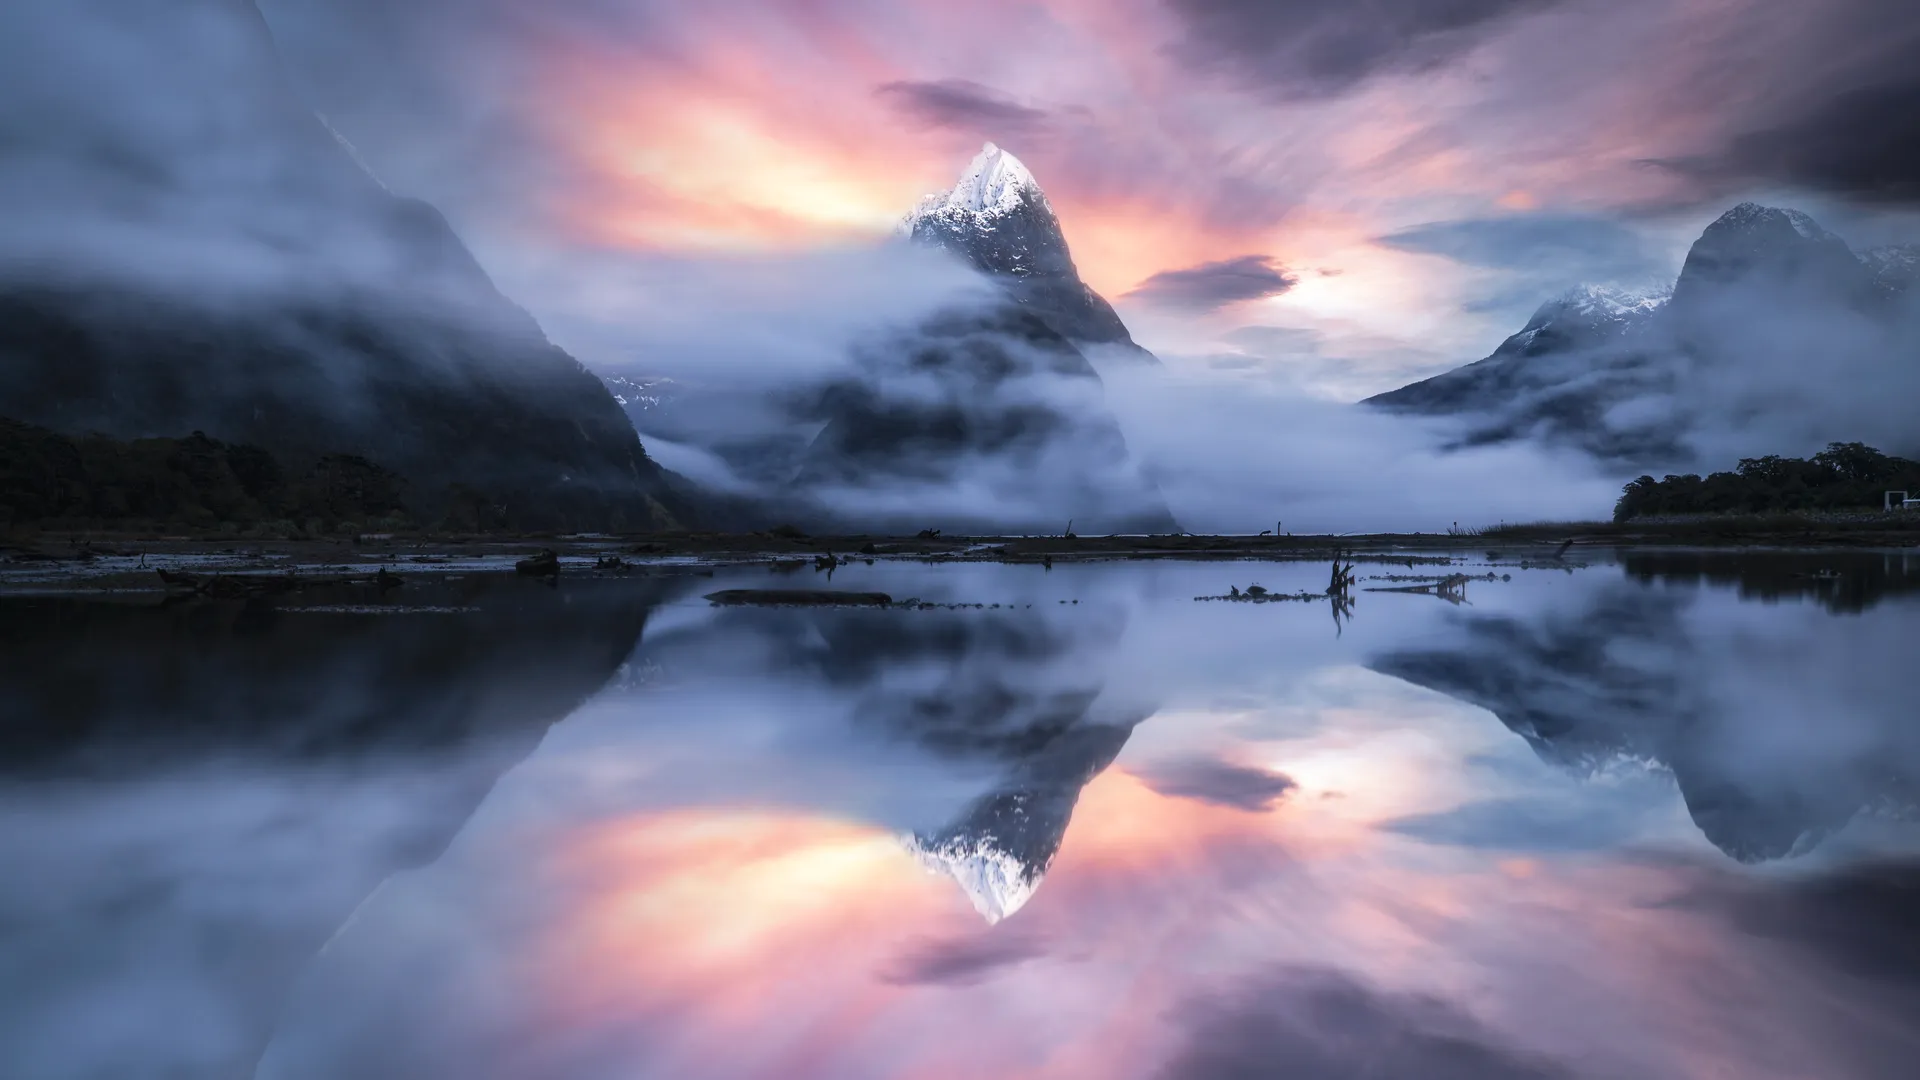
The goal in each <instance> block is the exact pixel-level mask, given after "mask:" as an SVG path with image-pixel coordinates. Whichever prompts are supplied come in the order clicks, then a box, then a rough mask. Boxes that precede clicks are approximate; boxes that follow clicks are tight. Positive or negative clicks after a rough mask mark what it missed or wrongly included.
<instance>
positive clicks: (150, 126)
mask: <svg viewBox="0 0 1920 1080" xmlns="http://www.w3.org/2000/svg"><path fill="white" fill-rule="evenodd" d="M0 22H4V23H5V24H7V25H6V26H5V29H6V30H7V31H8V32H7V33H6V34H4V35H0V36H5V37H7V38H8V39H9V43H8V44H7V45H5V46H0V61H10V62H9V63H0V71H4V72H5V73H4V74H0V87H4V88H5V89H6V90H7V91H8V94H7V95H6V103H5V104H0V141H4V143H5V144H6V145H7V147H8V154H7V156H6V158H5V160H4V161H0V192H3V193H4V194H5V196H6V197H5V199H4V201H0V236H4V237H5V239H6V240H7V241H8V243H7V244H6V256H5V258H4V259H0V416H5V417H8V418H11V419H14V420H19V421H23V422H26V423H29V424H34V425H38V426H41V427H45V428H49V429H52V430H54V431H57V432H60V433H62V434H66V435H73V436H83V435H90V434H95V433H98V434H101V435H105V436H109V437H112V438H118V439H140V438H155V437H170V438H179V437H184V436H186V435H187V434H188V433H190V432H195V431H199V432H205V433H206V434H207V435H209V436H211V437H213V438H216V439H220V440H224V441H228V442H234V443H246V444H253V445H257V446H260V447H263V448H265V449H267V450H269V451H270V452H272V453H274V454H276V455H281V456H284V457H286V458H288V459H291V460H305V459H312V458H314V457H316V456H319V455H324V454H337V453H351V454H357V455H363V456H365V457H366V458H368V459H370V460H371V461H373V462H375V463H376V464H378V465H380V466H382V467H385V468H389V469H392V470H394V471H396V472H398V473H399V474H401V475H402V476H404V477H405V478H406V480H407V481H408V490H409V501H410V504H411V506H412V508H413V509H414V510H415V511H416V514H417V515H419V516H422V517H426V518H437V517H438V516H439V515H440V514H442V513H443V512H445V510H446V509H447V508H448V507H449V506H451V505H453V504H456V503H460V502H471V501H479V502H482V503H484V504H486V505H487V506H489V507H491V508H493V510H494V512H495V516H496V517H497V518H498V519H499V520H500V521H501V522H502V523H503V524H504V525H505V526H506V527H511V528H516V529H529V528H558V527H573V528H635V529H638V528H665V527H672V526H674V525H676V524H678V523H681V522H683V521H684V519H686V518H688V517H690V516H691V513H692V506H691V504H690V500H689V499H688V498H687V496H685V495H684V494H683V493H681V491H680V490H678V489H676V487H675V486H674V485H673V484H672V483H671V481H670V478H669V477H668V476H667V475H666V474H665V473H664V471H663V470H661V469H660V468H659V467H658V465H657V464H655V463H654V462H653V461H652V460H651V459H649V458H648V457H647V456H646V453H645V451H644V450H643V449H642V447H641V445H640V442H639V439H638V437H637V435H636V434H635V433H634V431H633V428H632V425H631V424H630V423H628V421H627V420H626V418H625V417H624V415H623V414H622V413H621V411H620V408H619V406H618V405H617V404H616V403H615V402H614V400H613V398H612V396H611V395H609V394H608V393H607V390H606V388H605V387H604V386H603V385H602V384H601V383H600V382H599V380H598V379H596V378H594V377H593V375H592V374H590V373H589V372H587V371H586V369H585V368H583V367H582V366H581V365H580V364H579V363H578V362H577V361H575V360H574V359H573V358H572V357H570V356H568V355H567V354H566V353H565V352H563V351H561V350H560V349H558V348H556V347H554V346H553V345H552V344H551V343H550V342H548V341H547V339H546V337H545V335H544V334H542V332H541V331H540V328H539V326H538V325H537V324H536V323H535V322H534V320H533V319H532V317H531V316H529V315H528V314H527V313H526V312H525V311H524V310H522V309H520V308H519V307H517V306H516V305H514V304H513V303H512V302H511V301H509V300H508V299H507V298H506V297H504V296H502V295H501V294H500V292H499V291H498V290H497V289H496V288H495V287H494V285H493V282H492V281H491V280H490V279H489V278H488V276H487V275H486V273H485V271H484V270H482V269H481V267H480V265H479V263H478V262H477V261H476V260H475V259H474V258H473V256H472V254H471V253H470V252H469V251H468V250H467V248H466V246H465V245H464V244H463V243H461V241H460V239H459V238H458V237H457V236H456V235H455V234H454V232H453V229H452V228H451V227H450V226H449V224H448V223H447V221H446V219H445V218H444V217H443V216H442V215H441V214H440V213H439V212H438V211H437V210H435V209H433V208H432V207H431V206H428V205H427V204H425V203H422V202H419V201H417V200H413V199H407V198H402V197H400V196H396V195H394V194H393V193H392V192H390V191H388V190H387V189H386V188H385V187H384V186H382V185H381V184H380V183H379V181H378V180H376V179H375V178H374V177H373V176H372V175H371V174H370V173H368V172H367V171H366V170H365V169H364V168H363V167H362V166H361V165H360V163H359V162H358V161H357V159H356V158H355V156H354V155H353V153H352V152H351V150H350V148H349V147H347V146H346V145H345V144H344V142H343V141H342V140H340V139H339V138H338V137H337V136H336V135H335V134H334V133H333V132H332V131H331V130H330V129H329V128H328V127H327V126H326V124H325V123H324V121H323V120H321V119H320V118H319V117H318V116H316V115H315V114H314V113H312V112H311V111H310V110H308V109H307V108H306V107H305V106H303V105H302V104H301V103H300V102H299V100H298V99H297V98H296V97H295V96H294V95H293V93H292V91H291V90H290V89H289V87H288V85H287V82H286V80H285V78H284V77H283V75H282V73H281V71H280V67H279V61H278V57H277V55H276V54H275V52H274V48H273V43H272V40H271V36H270V34H269V32H268V30H267V27H266V25H265V23H264V21H263V20H262V19H261V17H260V15H259V12H258V11H257V10H256V9H255V8H254V7H253V5H252V3H251V2H250V0H187V2H185V3H182V4H177V5H170V6H168V8H167V10H165V11H160V10H157V9H155V8H153V7H152V6H150V5H145V4H137V3H132V2H129V0H103V2H100V3H93V4H88V5H85V6H82V7H74V8H59V7H54V6H51V5H47V4H43V3H37V2H36V3H30V4H28V5H26V6H24V7H23V8H20V9H15V10H13V11H11V12H9V14H8V15H7V16H5V17H4V18H0ZM103 43H117V45H118V46H120V47H117V48H109V47H107V46H106V45H105V44H103ZM50 57H58V59H57V60H55V59H50Z"/></svg>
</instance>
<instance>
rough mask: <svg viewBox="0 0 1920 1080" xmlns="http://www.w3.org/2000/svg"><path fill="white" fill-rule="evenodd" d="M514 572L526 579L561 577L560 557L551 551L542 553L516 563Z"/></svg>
mask: <svg viewBox="0 0 1920 1080" xmlns="http://www.w3.org/2000/svg"><path fill="white" fill-rule="evenodd" d="M513 572H514V573H516V574H521V575H523V576H526V577H559V576H560V556H559V555H557V554H555V553H554V552H553V551H551V550H547V551H542V552H541V553H540V554H538V555H533V556H529V557H527V558H525V559H521V560H520V561H519V562H517V563H514V564H513Z"/></svg>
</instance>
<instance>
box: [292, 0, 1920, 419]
mask: <svg viewBox="0 0 1920 1080" xmlns="http://www.w3.org/2000/svg"><path fill="white" fill-rule="evenodd" d="M259 4H260V7H261V10H262V11H263V13H264V14H265V15H266V17H267V19H268V22H269V24H270V25H271V27H272V29H273V31H274V34H275V37H276V39H277V40H278V42H279V45H280V48H281V51H282V53H283V54H284V56H285V58H286V60H287V63H288V66H289V69H290V71H291V72H292V76H293V79H294V81H295V83H296V85H297V87H298V89H299V90H300V91H301V92H302V93H303V94H304V95H305V96H306V97H307V98H308V99H309V100H310V101H311V102H312V103H313V104H314V106H315V107H316V108H318V109H319V110H320V111H321V112H322V113H324V114H325V115H326V117H327V118H328V120H329V121H330V122H331V123H332V124H333V126H334V127H335V128H336V129H337V130H338V131H339V132H340V133H341V134H342V135H344V136H345V137H346V138H347V139H349V140H350V141H351V142H352V144H353V145H354V146H355V148H356V149H357V150H358V151H359V153H360V155H361V157H362V158H363V159H364V160H365V162H366V163H367V165H368V166H369V167H370V168H371V169H372V170H373V171H374V172H375V173H376V174H377V175H378V176H379V177H380V178H381V179H382V180H383V181H385V182H386V183H388V184H389V185H390V186H392V187H393V188H394V189H395V190H398V191H402V192H404V193H407V194H412V195H418V196H420V197H423V198H426V199H428V200H429V201H432V202H434V203H435V204H436V205H438V206H439V207H440V208H441V209H442V210H444V211H445V212H446V213H447V214H448V216H449V217H450V218H451V219H452V221H453V222H454V224H455V226H456V227H457V228H458V229H459V231H460V232H461V233H462V235H463V236H464V237H465V238H466V239H467V240H468V241H469V243H470V244H471V245H472V246H473V247H474V248H475V250H476V252H477V253H478V254H479V256H480V258H481V260H482V262H483V263H484V264H485V265H486V266H487V267H488V269H489V270H490V271H491V272H492V273H493V274H494V276H495V277H496V278H497V279H498V280H499V281H500V283H501V285H502V287H503V288H504V289H505V291H507V292H508V294H509V295H511V296H514V297H515V298H516V299H518V300H520V301H521V302H522V303H524V304H526V305H527V306H528V307H529V308H530V309H531V310H532V311H533V312H534V314H535V315H537V316H540V317H541V318H542V320H543V322H547V323H548V324H549V329H550V330H554V329H555V328H556V326H558V327H561V328H564V327H565V326H566V325H567V319H566V313H567V310H568V308H569V305H570V304H572V303H573V302H575V300H576V299H577V297H576V295H575V294H577V292H578V291H579V289H578V285H577V281H575V280H574V279H570V278H569V277H568V275H564V274H556V273H554V268H555V267H556V266H562V267H564V266H579V265H585V264H587V263H592V264H594V265H605V264H606V263H607V261H608V260H614V261H616V262H618V263H619V264H620V265H622V266H624V267H627V268H629V269H632V268H636V267H637V268H639V270H638V271H637V274H638V280H641V281H643V282H644V281H653V282H673V281H688V280H694V281H701V282H724V281H726V280H727V279H728V278H729V277H730V276H733V275H751V274H761V275H765V274H767V273H772V272H776V271H770V270H769V269H768V268H770V267H771V268H776V270H777V268H781V267H788V268H793V267H799V268H803V269H802V270H800V271H798V272H801V273H804V272H806V271H805V270H804V268H807V267H817V266H818V265H819V264H818V263H816V262H811V261H809V260H815V259H817V258H819V257H821V253H823V252H826V253H831V252H845V251H846V250H849V249H858V248H860V247H862V246H865V245H871V244H874V243H876V242H878V241H881V240H883V239H884V238H886V237H887V236H888V235H889V234H890V232H891V230H892V229H893V227H894V226H895V224H896V223H897V222H898V220H899V219H900V217H901V216H902V215H904V213H905V212H906V211H907V210H909V209H910V208H911V207H912V206H913V204H914V203H915V202H916V201H917V200H918V198H919V197H921V196H922V195H924V194H926V193H928V192H931V191H936V190H941V189H944V188H946V187H948V186H950V185H951V184H952V182H953V181H954V179H955V178H956V177H957V176H958V174H959V172H960V171H961V169H962V168H963V167H964V165H965V164H966V162H967V160H968V159H969V158H970V157H971V156H972V155H973V154H974V153H975V152H977V151H978V149H979V147H980V145H981V144H982V143H983V142H985V141H988V140H991V141H993V142H996V143H998V144H1000V145H1002V146H1004V147H1006V148H1007V149H1008V150H1010V151H1012V152H1013V153H1015V154H1016V155H1017V156H1019V157H1020V158H1021V159H1022V160H1023V161H1024V162H1025V163H1026V164H1027V165H1028V166H1029V167H1030V168H1031V169H1032V170H1033V172H1034V173H1035V175H1036V176H1037V178H1038V179H1039V181H1040V183H1041V184H1042V186H1043V187H1044V188H1045V190H1046V192H1047V195H1048V197H1049V199H1050V201H1051V202H1052V203H1053V205H1054V207H1055V209H1056V210H1057V211H1058V213H1059V215H1060V217H1061V220H1062V223H1063V225H1064V228H1065V231H1066V235H1067V238H1068V241H1069V244H1070V245H1071V247H1072V250H1073V254H1074V256H1075V259H1076V261H1077V263H1078V265H1079V268H1080V271H1081V274H1082V276H1083V277H1084V278H1085V279H1086V280H1087V281H1088V283H1089V284H1091V285H1092V286H1093V287H1094V288H1095V289H1096V290H1098V291H1100V292H1101V293H1102V294H1103V295H1105V296H1107V297H1108V298H1109V299H1111V300H1113V301H1114V302H1115V303H1116V305H1117V306H1118V307H1119V310H1120V311H1121V313H1122V315H1123V316H1124V317H1125V318H1126V320H1127V322H1128V325H1129V326H1130V327H1131V328H1132V330H1133V332H1134V334H1135V336H1136V337H1137V338H1138V339H1139V340H1141V342H1142V343H1143V344H1145V345H1147V346H1148V347H1149V348H1152V349H1154V350H1155V351H1156V352H1158V353H1160V354H1161V356H1162V357H1163V359H1165V360H1167V362H1168V363H1169V365H1170V366H1173V367H1176V368H1185V369H1190V370H1194V371H1200V372H1209V373H1215V374H1218V375H1219V377H1220V378H1222V379H1233V380H1247V379H1253V380H1266V381H1271V382H1276V383H1284V384H1286V385H1289V386H1295V387H1300V388H1303V389H1305V390H1306V391H1307V392H1309V393H1311V394H1314V395H1316V396H1322V397H1328V398H1334V399H1340V400H1352V399H1354V398H1357V397H1359V396H1363V395H1365V394H1369V393H1374V392H1378V391H1381V390H1386V389H1390V388H1392V387H1394V386H1397V385H1400V384H1402V383H1404V382H1406V381H1408V380H1409V379H1411V378H1413V377H1418V376H1424V375H1427V374H1432V373H1435V372H1437V371H1440V370H1444V369H1446V368H1449V367H1453V366H1456V365H1458V364H1461V363H1465V362H1467V361H1470V360H1473V359H1477V358H1479V357H1480V356H1483V355H1485V354H1486V353H1488V352H1490V351H1491V350H1492V348H1493V347H1494V346H1495V345H1497V344H1498V343H1499V341H1500V340H1501V339H1502V338H1504V337H1505V336H1506V335H1507V334H1510V333H1512V332H1514V331H1516V330H1518V329H1519V328H1520V325H1521V324H1522V323H1523V322H1524V320H1525V318H1526V316H1527V315H1528V314H1529V313H1530V312H1531V311H1532V309H1533V308H1534V307H1536V306H1538V305H1539V304H1540V303H1542V302H1544V301H1545V300H1547V299H1550V298H1551V297H1552V296H1554V295H1555V294H1557V293H1559V292H1561V291H1564V290H1565V289H1567V288H1569V287H1571V286H1573V285H1576V284H1581V283H1586V282H1601V283H1604V282H1617V283H1623V284H1638V283H1655V282H1659V281H1662V280H1665V281H1668V282H1670V281H1671V279H1672V277H1673V275H1674V274H1675V273H1676V272H1677V271H1678V268H1679V265H1680V262H1681V261H1682V259H1683V258H1684V256H1685V252H1686V248H1687V246H1688V244H1689V243H1690V242H1691V241H1692V239H1693V238H1694V237H1695V236H1697V235H1698V233H1699V231H1700V229H1701V228H1702V227H1704V225H1705V224H1706V223H1708V222H1709V221H1711V220H1712V219H1713V218H1714V217H1716V216H1718V214H1719V213H1720V212H1722V211H1723V210H1725V209H1726V208H1727V207H1729V206H1731V205H1733V204H1734V203H1735V202H1738V201H1740V200H1742V199H1746V198H1755V199H1759V200H1762V201H1767V202H1771V203H1774V204H1784V205H1792V206H1796V207H1799V208H1801V209H1805V210H1807V211H1809V212H1811V213H1813V214H1814V215H1815V216H1816V217H1818V218H1819V219H1820V220H1821V221H1822V222H1823V223H1825V224H1826V225H1827V226H1828V227H1830V228H1832V229H1834V230H1836V231H1838V232H1840V233H1841V234H1842V235H1844V236H1846V237H1847V238H1848V239H1849V240H1850V241H1852V242H1853V243H1854V245H1855V247H1856V248H1860V247H1867V246H1871V245H1873V244H1875V243H1882V242H1891V241H1896V240H1909V241H1910V240H1913V239H1916V238H1920V219H1917V218H1916V215H1915V210H1916V206H1917V205H1920V74H1916V71H1915V69H1914V67H1913V65H1912V64H1911V63H1910V62H1909V60H1910V58H1911V57H1912V56H1913V55H1916V51H1920V8H1916V7H1915V6H1914V5H1912V4H1911V3H1910V2H1909V0H1822V2H1820V3H1807V2H1804V0H1607V2H1601V0H1445V2H1432V0H1372V2H1369V3H1364V4H1362V3H1353V4H1329V3H1317V2H1313V0H1267V2H1261V0H979V2H975V3H968V4H954V3H945V2H920V0H755V2H748V0H712V2H708V3H702V4H686V3H681V2H677V0H551V2H547V3H542V4H538V5H530V4H525V3H519V2H515V0H414V2H410V3H407V4H392V3H389V2H387V0H259ZM829 265H831V264H829ZM716 287H722V288H723V287H724V286H723V285H716ZM612 302H614V303H618V304H627V305H629V306H632V307H636V308H638V307H642V306H644V305H645V304H646V303H647V302H648V301H647V299H646V298H645V297H641V296H630V297H625V298H615V299H614V300H613V301H612ZM555 336H556V338H557V339H559V340H560V343H561V344H563V345H566V346H568V347H569V348H572V349H574V351H576V352H578V353H581V354H582V358H583V359H586V360H587V361H588V362H589V364H590V366H597V367H602V368H605V367H629V368H636V369H644V368H645V367H646V362H647V361H646V357H645V356H639V355H621V354H620V353H619V351H618V350H617V349H615V350H612V351H606V350H602V351H599V352H596V351H595V350H594V348H593V347H592V344H591V343H590V342H584V341H569V340H568V339H567V337H566V335H565V333H563V332H556V335H555Z"/></svg>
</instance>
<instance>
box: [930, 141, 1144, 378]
mask: <svg viewBox="0 0 1920 1080" xmlns="http://www.w3.org/2000/svg"><path fill="white" fill-rule="evenodd" d="M900 231H901V233H902V234H903V235H905V236H907V237H908V238H909V239H911V240H912V241H913V242H915V243H920V244H927V245H930V246H933V247H939V248H942V249H945V250H947V251H950V252H952V253H953V254H955V255H958V256H959V257H961V258H962V259H965V260H966V261H967V262H968V263H971V264H972V265H973V266H974V267H975V268H976V269H978V270H979V271H980V272H982V273H984V274H987V275H988V276H990V277H992V278H994V279H995V280H997V281H999V282H1000V283H1001V284H1002V285H1003V286H1004V287H1005V288H1006V289H1007V291H1008V292H1009V293H1011V294H1012V296H1013V298H1014V299H1015V300H1017V301H1019V303H1020V304H1021V305H1022V306H1024V307H1026V308H1028V309H1029V310H1031V311H1032V312H1033V313H1034V314H1035V315H1038V316H1039V317H1040V318H1041V320H1042V321H1044V322H1045V323H1046V324H1047V325H1048V326H1049V327H1050V328H1052V329H1053V330H1054V331H1055V332H1057V333H1058V334H1060V335H1061V336H1062V337H1064V338H1066V339H1068V340H1069V341H1071V342H1073V343H1074V344H1075V345H1078V346H1082V347H1086V346H1105V347H1108V349H1110V350H1111V352H1112V354H1113V355H1116V356H1124V357H1125V358H1127V359H1130V360H1135V361H1144V362H1149V363H1157V362H1158V361H1157V360H1156V359H1155V358H1154V356H1153V354H1152V353H1150V352H1148V351H1147V350H1145V349H1143V348H1141V347H1140V346H1138V345H1136V344H1134V341H1133V335H1131V334H1129V333H1128V332H1127V326H1126V324H1125V323H1123V322H1121V321H1120V316H1119V315H1118V314H1117V313H1115V312H1114V310H1113V305H1111V304H1109V303H1107V301H1106V300H1105V299H1104V298H1102V297H1101V296H1100V294H1099V293H1096V292H1094V291H1093V290H1092V289H1091V288H1089V287H1088V286H1087V284H1086V283H1085V282H1084V281H1081V280H1080V272H1079V271H1078V270H1077V269H1076V268H1075V267H1074V265H1073V255H1072V254H1071V253H1070V252H1069V251H1068V250H1067V238H1066V235H1065V234H1064V233H1063V232H1061V230H1060V219H1059V218H1058V217H1056V216H1055V215H1054V212H1053V206H1052V205H1051V204H1049V203H1048V202H1047V196H1046V193H1045V192H1043V191H1041V190H1040V184H1039V181H1037V180H1035V179H1034V178H1033V173H1032V172H1030V171H1029V170H1028V169H1027V167H1026V166H1025V165H1023V164H1021V162H1020V159H1019V158H1016V157H1014V156H1013V155H1012V154H1009V153H1007V152H1006V151H1005V150H1002V149H1000V148H999V147H998V146H995V145H994V144H992V143H988V144H986V146H985V147H983V148H982V149H981V151H980V153H979V154H978V155H977V156H975V157H974V159H973V161H972V162H971V163H970V164H968V166H967V168H966V171H965V172H964V173H962V174H961V176H960V182H959V183H957V184H955V185H954V186H953V190H951V191H949V192H946V193H944V194H933V195H929V196H927V197H926V198H924V199H922V200H921V201H920V205H919V206H917V207H915V208H914V210H913V212H912V213H910V214H908V215H907V216H906V219H905V220H903V221H902V222H901V223H900ZM1095 351H1096V352H1098V351H1099V350H1095Z"/></svg>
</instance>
